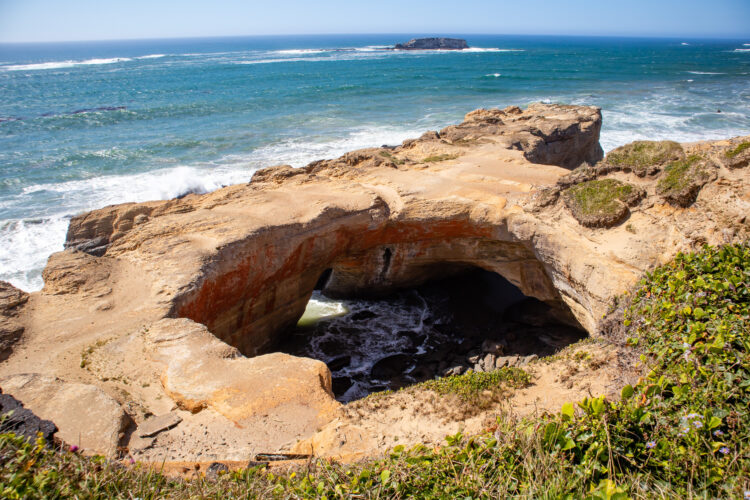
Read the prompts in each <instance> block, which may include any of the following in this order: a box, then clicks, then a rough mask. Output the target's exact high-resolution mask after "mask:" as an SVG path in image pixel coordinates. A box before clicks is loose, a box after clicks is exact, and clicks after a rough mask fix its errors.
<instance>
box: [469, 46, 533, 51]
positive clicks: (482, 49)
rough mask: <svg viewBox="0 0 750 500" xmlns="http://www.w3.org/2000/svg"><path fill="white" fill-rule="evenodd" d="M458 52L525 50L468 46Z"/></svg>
mask: <svg viewBox="0 0 750 500" xmlns="http://www.w3.org/2000/svg"><path fill="white" fill-rule="evenodd" d="M458 52H526V50H525V49H499V48H495V47H469V48H468V49H463V50H460V51H458Z"/></svg>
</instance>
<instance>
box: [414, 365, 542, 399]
mask: <svg viewBox="0 0 750 500" xmlns="http://www.w3.org/2000/svg"><path fill="white" fill-rule="evenodd" d="M530 383H531V376H530V375H529V374H528V373H527V372H526V371H524V370H522V369H521V368H516V367H503V368H501V369H499V370H495V371H492V372H474V371H472V372H469V373H464V374H463V375H451V376H449V377H442V378H438V379H435V380H427V381H425V382H421V383H419V384H416V385H415V387H417V388H419V387H422V388H425V389H429V390H431V391H435V392H437V393H438V394H444V395H445V394H454V395H456V396H458V397H459V398H461V399H462V400H463V401H465V402H467V403H477V402H480V401H481V400H483V399H484V398H483V396H486V395H487V394H485V393H486V392H490V393H492V394H493V395H494V394H495V393H498V392H503V390H504V389H505V388H514V389H520V388H523V387H526V386H528V385H529V384H530Z"/></svg>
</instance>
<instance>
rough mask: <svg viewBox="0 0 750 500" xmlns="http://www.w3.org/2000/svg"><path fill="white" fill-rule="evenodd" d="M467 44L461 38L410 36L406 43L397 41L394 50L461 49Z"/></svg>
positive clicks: (466, 47) (465, 47)
mask: <svg viewBox="0 0 750 500" xmlns="http://www.w3.org/2000/svg"><path fill="white" fill-rule="evenodd" d="M468 48H469V45H468V44H467V43H466V40H464V39H462V38H412V39H411V40H409V41H408V42H406V43H397V44H396V46H395V47H394V49H396V50H462V49H468Z"/></svg>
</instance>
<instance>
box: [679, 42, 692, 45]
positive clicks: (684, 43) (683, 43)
mask: <svg viewBox="0 0 750 500" xmlns="http://www.w3.org/2000/svg"><path fill="white" fill-rule="evenodd" d="M680 45H690V44H689V43H687V42H682V43H681V44H680Z"/></svg>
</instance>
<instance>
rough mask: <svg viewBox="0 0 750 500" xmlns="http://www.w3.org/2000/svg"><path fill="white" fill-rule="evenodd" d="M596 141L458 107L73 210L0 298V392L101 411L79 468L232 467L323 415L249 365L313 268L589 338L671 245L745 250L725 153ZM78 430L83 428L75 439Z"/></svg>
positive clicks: (596, 121)
mask: <svg viewBox="0 0 750 500" xmlns="http://www.w3.org/2000/svg"><path fill="white" fill-rule="evenodd" d="M600 128H601V114H600V112H599V110H598V109H597V108H593V107H574V106H560V105H541V104H536V105H531V106H530V107H529V108H528V109H527V110H525V111H522V110H520V109H519V108H515V107H511V108H507V109H505V110H477V111H474V112H472V113H469V114H468V115H467V116H466V119H465V121H464V122H463V123H461V124H460V125H454V126H450V127H447V128H445V129H443V130H441V131H437V132H428V133H425V134H424V135H423V136H422V137H421V138H419V139H414V140H408V141H405V142H404V143H403V144H402V145H399V146H396V147H384V148H371V149H364V150H359V151H354V152H351V153H347V154H345V155H343V156H342V157H340V158H337V159H333V160H322V161H317V162H313V163H311V164H310V165H308V166H306V167H304V168H298V169H294V168H291V167H289V166H277V167H270V168H267V169H263V170H260V171H258V172H256V173H255V175H254V176H253V177H252V180H250V179H248V181H249V182H248V183H246V184H240V185H235V186H230V187H226V188H223V189H220V190H218V191H215V192H213V193H210V194H206V195H188V196H185V197H184V198H181V199H175V200H169V201H157V202H148V203H140V204H124V205H117V206H111V207H106V208H103V209H101V210H96V211H93V212H90V213H87V214H82V215H79V216H77V217H75V218H74V219H73V220H72V221H71V224H70V228H69V231H68V237H67V242H66V247H67V249H66V250H65V251H64V252H61V253H58V254H55V255H53V256H51V257H50V260H49V262H48V265H47V268H46V269H45V271H44V279H45V287H44V289H43V290H42V291H41V292H38V293H34V294H31V295H30V296H28V297H26V296H25V295H24V294H20V292H18V291H14V290H12V289H9V290H10V291H9V292H5V295H3V297H7V299H5V300H6V302H5V303H7V304H8V306H7V307H5V308H4V309H2V311H3V312H2V314H3V315H4V316H2V318H8V319H3V321H5V322H7V324H9V325H11V326H10V327H3V326H2V325H4V324H6V323H2V324H0V327H3V328H5V329H6V330H7V331H10V332H13V333H11V334H10V335H9V336H6V337H7V338H9V339H10V340H9V341H7V342H6V343H7V344H8V347H10V346H11V345H12V344H13V343H14V342H15V347H14V349H13V352H12V354H10V357H9V358H8V359H7V360H5V361H4V362H2V363H1V364H0V376H5V377H11V378H8V379H7V380H16V382H14V383H15V384H16V385H18V384H20V382H18V381H19V380H22V379H18V378H16V379H13V378H12V377H13V376H17V375H18V374H25V373H29V372H35V373H36V374H37V375H35V378H34V379H33V380H34V385H33V387H34V391H33V393H34V394H41V393H42V392H41V391H42V389H40V387H42V386H45V387H46V389H45V390H48V391H54V390H56V389H55V388H56V387H58V384H60V383H62V382H60V380H64V381H65V382H64V383H66V384H75V387H74V388H73V389H70V390H71V391H73V390H75V391H81V390H82V389H81V388H80V387H78V386H90V387H92V388H95V389H96V390H98V391H102V392H103V393H104V395H106V396H107V397H108V398H110V399H111V400H113V401H115V402H116V406H117V407H116V408H113V409H112V411H111V412H109V413H108V416H107V419H106V421H107V422H111V424H109V425H108V426H106V429H104V430H102V431H101V436H100V438H101V439H100V440H99V441H98V442H99V443H105V444H102V445H96V444H93V445H90V447H91V449H92V450H93V451H105V452H109V453H111V452H112V450H113V447H114V446H115V444H117V443H120V444H124V445H127V446H129V448H130V452H131V453H134V454H138V456H139V457H141V458H144V459H150V460H155V461H159V460H162V459H167V460H177V459H187V458H189V459H197V457H199V455H197V454H198V453H201V454H203V453H205V455H203V456H204V457H207V456H210V457H214V458H224V459H227V458H237V457H241V458H246V457H247V456H249V454H250V453H251V452H253V451H255V452H258V451H275V450H279V449H288V448H289V447H291V446H292V445H293V444H294V443H295V442H296V441H297V440H303V439H307V438H309V437H310V436H311V435H312V434H313V433H314V432H315V429H317V428H319V427H320V426H322V425H324V424H325V423H326V422H328V421H331V420H332V419H334V418H335V416H336V415H337V414H338V413H339V412H340V406H339V404H338V403H337V402H336V401H335V400H333V398H332V395H331V384H330V373H329V372H328V369H327V368H326V367H325V365H323V364H322V363H319V362H314V361H311V360H307V359H300V358H294V357H291V356H285V355H279V354H265V353H270V352H272V351H273V347H274V345H275V343H276V342H278V341H279V340H280V336H282V335H283V334H284V332H285V331H286V329H287V328H288V327H290V326H292V325H294V324H295V323H296V321H297V320H298V318H299V317H300V316H301V314H302V312H303V310H304V308H305V305H306V303H307V301H308V300H309V298H310V295H311V293H312V291H313V288H314V287H315V286H316V284H317V283H318V281H319V278H320V276H321V275H322V274H324V273H325V272H327V271H329V272H330V278H329V279H328V280H327V282H326V283H325V288H324V292H325V293H328V294H330V295H339V296H357V295H378V294H385V293H388V292H390V291H393V290H396V289H400V288H404V287H411V286H415V285H418V284H420V283H424V282H425V281H427V280H430V279H432V278H435V277H438V276H443V275H446V274H449V273H453V272H458V271H461V270H463V269H467V268H473V267H478V268H482V269H485V270H488V271H492V272H495V273H498V274H500V275H502V276H503V277H505V278H507V279H508V280H509V281H510V282H511V283H513V284H515V285H516V286H517V287H518V288H519V289H520V290H521V291H522V292H523V293H524V294H525V295H527V296H530V297H535V298H537V299H539V300H540V301H543V302H545V303H547V304H549V305H550V306H552V307H553V308H555V309H556V310H557V311H559V312H560V315H561V317H566V318H567V320H568V321H569V322H571V323H573V324H577V325H580V326H581V327H582V328H584V329H585V330H586V331H588V333H589V334H591V335H599V334H600V332H601V330H600V327H599V321H600V319H601V318H602V316H603V315H604V313H605V312H606V311H607V308H608V305H609V303H610V301H611V299H612V298H613V297H614V296H615V295H616V294H619V293H621V292H623V291H625V290H627V289H628V288H629V287H630V286H631V285H633V284H634V283H635V281H636V280H637V279H638V278H639V277H640V276H642V275H643V273H644V272H645V271H647V270H649V269H651V268H652V267H653V266H655V265H657V264H660V263H663V262H665V261H667V260H669V259H670V258H671V257H672V256H673V255H674V254H675V253H676V252H678V251H680V250H688V249H691V248H695V247H696V246H699V245H702V244H704V243H710V244H719V243H725V242H730V241H734V240H743V239H746V238H747V234H748V221H747V220H746V214H747V213H750V173H749V172H748V169H747V168H745V166H746V163H747V162H745V163H744V164H743V163H742V161H743V160H742V158H743V156H742V155H745V154H746V153H745V150H744V149H742V150H740V152H739V153H738V154H737V155H735V156H730V155H729V154H728V153H729V152H731V151H734V150H735V149H739V148H738V146H737V145H738V144H739V141H738V140H733V141H721V142H717V143H711V144H697V145H685V146H683V147H681V148H680V152H679V154H678V157H677V159H676V160H675V159H673V158H671V157H670V158H666V159H663V160H659V162H656V161H655V162H653V163H654V167H653V168H648V169H645V170H644V169H641V168H639V167H638V166H633V165H628V164H627V162H625V163H623V162H619V163H618V162H617V161H615V158H609V157H608V158H609V159H608V160H607V161H604V162H600V160H601V159H602V155H603V154H602V150H601V147H600V146H599V142H598V139H599V130H600ZM738 156H739V160H738V159H737V157H738ZM694 157H698V158H699V159H698V160H694V159H693V158H694ZM680 159H685V161H687V163H686V166H684V168H683V167H679V168H677V167H673V166H672V164H671V163H668V162H669V161H673V160H674V161H681V160H680ZM610 160H611V161H610ZM688 160H689V161H688ZM660 162H661V163H660ZM595 164H596V166H595V167H592V166H591V165H595ZM571 169H575V170H573V171H572V172H571ZM678 170H679V172H678ZM685 172H688V173H690V175H688V177H687V178H686V179H687V180H686V181H685V183H684V185H683V182H682V181H683V178H682V177H679V175H682V173H685ZM677 174H679V175H677ZM676 175H677V177H679V178H677V179H676V180H675V179H674V178H675V176H676ZM600 181H601V182H604V181H606V182H605V183H604V184H602V185H599V184H587V185H585V186H584V184H583V183H586V182H600ZM673 181H674V182H673ZM626 185H627V186H630V187H627V186H626ZM576 186H583V187H585V188H586V190H584V189H583V188H579V190H578V191H575V192H573V191H568V190H569V189H570V188H572V187H576ZM623 186H625V187H623ZM696 186H697V187H696ZM604 187H606V188H607V189H614V191H613V192H614V193H616V195H615V194H613V195H611V196H610V195H606V196H605V198H606V199H605V200H604V202H603V203H602V206H604V207H605V208H606V210H604V211H603V213H604V215H605V216H606V217H604V218H605V219H606V220H605V221H604V222H602V223H592V224H589V223H585V224H584V222H586V221H588V220H589V219H587V218H582V217H581V214H582V213H584V214H589V212H590V208H591V207H590V206H589V205H588V204H587V203H588V202H589V198H586V196H588V195H587V194H586V193H589V192H590V191H591V189H594V190H595V192H594V195H592V196H594V197H596V196H599V194H597V193H601V192H602V191H601V189H600V188H604ZM579 191H580V192H579ZM625 191H627V193H629V194H628V195H627V196H625V195H623V196H621V193H624V192H625ZM683 191H684V192H683ZM607 192H609V191H607ZM581 193H583V194H581ZM633 193H637V194H638V196H634V195H632V194H633ZM574 195H576V196H574ZM579 195H580V196H579ZM584 195H586V196H584ZM581 196H583V197H581ZM615 198H616V199H615ZM576 203H578V204H581V203H583V205H580V206H582V207H583V208H581V209H580V210H582V211H580V210H579V211H576V207H578V206H579V205H576ZM571 207H572V208H571ZM612 213H614V214H616V216H610V215H611V214H612ZM594 215H595V216H596V217H599V214H598V212H596V213H594ZM576 217H578V218H576ZM596 220H599V219H596ZM14 304H15V305H14ZM6 330H4V331H6ZM8 352H9V351H8ZM256 355H258V356H256ZM252 356H256V357H252ZM248 357H252V358H248ZM24 383H25V384H26V385H27V386H28V387H31V386H29V385H28V384H27V383H26V382H24ZM2 384H3V382H2V381H0V385H2ZM21 385H23V384H21ZM21 385H19V387H21ZM3 389H5V385H3ZM19 391H20V389H19ZM9 392H10V391H9ZM71 393H73V392H71ZM11 394H13V393H12V392H11ZM91 394H92V395H94V392H91ZM97 394H98V393H97ZM14 396H16V398H17V399H19V400H21V401H22V402H23V403H24V404H25V405H26V406H27V407H29V408H30V409H31V410H33V411H35V412H37V413H38V414H40V415H41V416H42V417H45V413H44V412H42V411H38V410H37V409H36V408H35V407H34V404H39V403H33V402H30V403H27V402H26V401H24V399H23V397H22V395H21V396H19V395H18V394H14ZM92 397H93V396H92ZM96 397H99V396H96ZM29 399H30V401H31V400H32V399H33V398H29ZM34 401H37V400H36V399H34ZM119 411H124V412H125V413H127V416H128V418H121V416H120V414H119V413H118V412H119ZM174 411H177V412H180V414H181V415H182V416H181V419H182V420H181V423H179V425H176V426H175V427H174V428H169V429H165V430H164V431H163V432H162V433H160V434H159V435H158V436H157V437H156V438H153V437H146V438H142V437H141V436H140V434H139V432H138V431H137V430H135V429H137V428H140V427H138V426H142V425H144V423H145V422H146V421H149V420H150V419H152V418H153V416H160V415H166V414H169V413H170V412H174ZM87 418H98V419H99V420H101V417H90V416H88V415H82V416H81V418H80V421H79V422H78V424H77V425H83V426H86V425H87V420H86V419H87ZM129 419H132V420H133V421H134V424H131V423H130V421H129ZM52 420H54V418H52ZM54 421H55V422H56V423H57V425H58V427H60V429H61V430H63V431H64V430H65V429H63V427H64V426H65V425H67V424H62V423H60V422H58V421H56V420H54ZM71 425H72V424H71ZM90 427H91V428H94V427H95V426H94V425H93V422H92V425H91V426H90ZM113 429H114V431H113ZM249 429H252V432H251V431H250V430H249ZM69 430H70V429H69ZM113 432H114V434H113ZM327 432H329V431H327ZM141 434H144V435H145V434H146V433H141ZM113 436H116V438H113ZM90 442H91V443H97V441H96V440H93V439H92V440H91V441H90ZM115 442H117V443H115ZM96 446H101V447H102V448H99V449H97V447H96ZM199 450H200V451H199Z"/></svg>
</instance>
